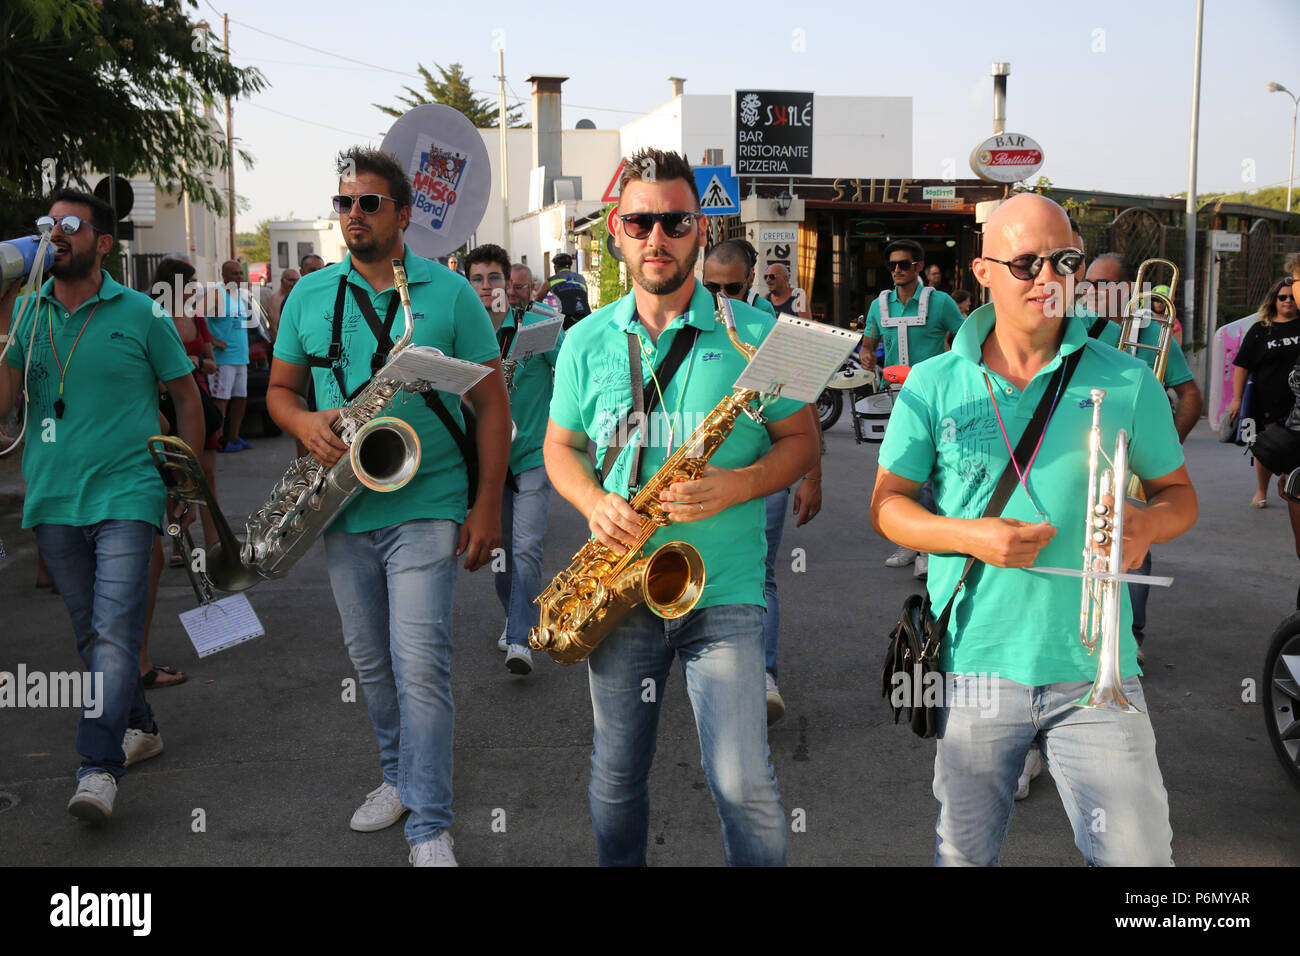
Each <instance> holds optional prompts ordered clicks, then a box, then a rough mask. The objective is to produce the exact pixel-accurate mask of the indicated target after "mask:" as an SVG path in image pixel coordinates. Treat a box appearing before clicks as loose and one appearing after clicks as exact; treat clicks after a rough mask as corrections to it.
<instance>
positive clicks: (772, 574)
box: [763, 488, 790, 680]
mask: <svg viewBox="0 0 1300 956" xmlns="http://www.w3.org/2000/svg"><path fill="white" fill-rule="evenodd" d="M789 507H790V489H789V488H782V489H781V490H780V491H777V492H773V493H772V494H770V495H768V496H767V579H766V580H765V581H764V582H763V600H764V601H766V602H767V613H766V614H764V615H763V654H764V658H765V661H764V663H765V665H766V666H767V672H768V673H769V674H771V675H772V680H776V651H777V644H778V641H779V639H780V637H781V599H780V598H779V597H778V596H777V593H776V557H777V553H778V552H779V551H780V550H781V532H782V531H784V530H785V513H786V511H787V510H788V509H789Z"/></svg>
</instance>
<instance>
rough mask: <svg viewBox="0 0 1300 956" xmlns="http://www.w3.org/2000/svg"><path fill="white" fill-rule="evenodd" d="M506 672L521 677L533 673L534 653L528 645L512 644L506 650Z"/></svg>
mask: <svg viewBox="0 0 1300 956" xmlns="http://www.w3.org/2000/svg"><path fill="white" fill-rule="evenodd" d="M506 670H508V671H509V672H510V673H512V674H518V675H519V676H520V677H523V676H525V675H527V674H531V673H532V672H533V652H532V651H530V650H529V649H528V645H527V644H511V645H510V646H509V647H507V648H506Z"/></svg>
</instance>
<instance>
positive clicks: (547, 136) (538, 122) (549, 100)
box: [527, 73, 568, 206]
mask: <svg viewBox="0 0 1300 956" xmlns="http://www.w3.org/2000/svg"><path fill="white" fill-rule="evenodd" d="M567 79H568V77H567V76H549V75H545V74H538V73H534V74H533V75H532V76H530V77H528V78H527V80H528V82H529V83H531V84H532V85H533V167H534V168H536V167H538V166H545V167H546V186H545V188H544V189H543V192H542V205H543V206H549V205H550V204H551V203H553V202H555V177H556V176H559V175H561V173H562V172H563V168H562V164H563V161H564V155H563V150H562V146H561V140H560V137H561V135H562V134H561V131H560V85H561V84H562V83H564V81H565V80H567Z"/></svg>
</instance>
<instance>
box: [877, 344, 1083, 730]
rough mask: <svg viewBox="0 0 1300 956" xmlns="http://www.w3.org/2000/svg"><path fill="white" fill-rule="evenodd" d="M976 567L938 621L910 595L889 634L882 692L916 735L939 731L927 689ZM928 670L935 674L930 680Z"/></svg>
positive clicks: (1067, 371) (994, 502) (1001, 494)
mask: <svg viewBox="0 0 1300 956" xmlns="http://www.w3.org/2000/svg"><path fill="white" fill-rule="evenodd" d="M1082 356H1083V348H1082V347H1080V348H1078V349H1076V350H1075V351H1074V352H1072V353H1071V354H1070V356H1069V357H1068V358H1067V359H1066V360H1065V361H1064V362H1062V363H1061V366H1060V367H1059V368H1058V369H1057V370H1056V373H1055V374H1054V375H1053V376H1052V378H1051V380H1050V381H1049V382H1048V383H1047V388H1046V390H1044V392H1043V397H1042V398H1041V399H1040V400H1039V402H1038V407H1037V408H1036V409H1035V410H1034V417H1033V418H1032V419H1031V420H1030V422H1029V425H1028V427H1026V428H1025V433H1024V434H1023V435H1021V436H1020V441H1019V442H1017V443H1016V450H1015V458H1014V460H1010V459H1009V460H1008V461H1007V467H1006V468H1005V469H1004V470H1003V472H1002V477H1001V479H1000V480H999V481H998V484H997V487H996V488H995V489H994V490H993V496H992V497H991V498H989V503H988V506H987V507H986V508H985V509H984V514H982V515H981V516H980V517H982V518H995V517H998V516H999V515H1001V514H1002V509H1003V508H1005V507H1006V505H1007V502H1008V501H1009V500H1010V499H1011V492H1012V491H1014V490H1015V486H1016V480H1017V475H1016V467H1015V463H1016V462H1026V463H1028V461H1029V458H1030V456H1031V455H1032V454H1033V453H1034V447H1035V446H1036V445H1037V444H1038V439H1039V437H1040V436H1041V435H1042V434H1043V429H1044V428H1045V427H1046V426H1047V416H1048V415H1049V414H1051V410H1052V399H1053V398H1054V397H1055V395H1056V393H1057V389H1058V388H1059V389H1060V391H1061V392H1062V393H1064V392H1065V388H1066V386H1067V385H1069V384H1070V377H1071V376H1072V375H1073V374H1074V369H1075V367H1076V366H1077V365H1078V364H1079V359H1080V358H1082ZM1062 376H1064V380H1062ZM974 565H975V557H974V556H973V555H970V556H968V557H967V558H966V565H965V567H963V568H962V571H961V577H960V578H958V579H957V586H956V587H955V588H953V590H952V596H951V597H949V598H948V603H947V604H946V605H945V606H944V609H943V613H941V614H940V615H939V619H938V620H935V617H934V613H933V608H932V607H931V605H930V595H929V592H928V591H922V592H921V593H920V594H912V595H909V596H908V598H907V600H905V601H904V602H903V613H902V616H901V617H900V618H899V620H898V623H897V624H895V625H894V629H893V630H892V631H891V632H890V633H889V647H888V650H887V652H886V654H885V663H884V667H882V668H881V671H880V693H881V696H883V697H884V698H885V700H886V701H888V702H889V709H890V710H892V711H893V713H894V723H898V719H899V717H901V716H903V714H904V712H906V714H907V722H908V724H909V725H910V726H911V728H912V733H914V734H916V735H917V736H918V737H933V736H934V735H935V733H936V732H937V730H938V720H939V708H940V707H942V706H943V694H938V695H937V696H938V698H939V700H937V701H936V700H935V699H934V698H935V696H936V695H934V694H933V693H926V689H927V686H933V684H934V682H935V681H936V680H937V681H938V682H939V684H940V685H941V686H942V685H943V679H944V674H943V672H942V671H941V670H940V669H939V648H940V646H941V645H942V644H943V638H944V635H945V634H947V632H948V619H949V617H951V616H952V606H953V604H954V603H955V602H956V600H957V595H958V594H959V593H961V590H962V588H963V587H965V585H966V576H967V575H969V574H970V572H971V568H972V567H973V566H974ZM930 674H934V675H936V676H935V677H928V678H927V675H930ZM897 675H902V676H901V677H899V676H897ZM899 685H901V689H902V690H903V691H904V695H903V699H904V703H903V704H902V705H901V706H895V704H894V701H893V694H894V688H895V687H896V686H899Z"/></svg>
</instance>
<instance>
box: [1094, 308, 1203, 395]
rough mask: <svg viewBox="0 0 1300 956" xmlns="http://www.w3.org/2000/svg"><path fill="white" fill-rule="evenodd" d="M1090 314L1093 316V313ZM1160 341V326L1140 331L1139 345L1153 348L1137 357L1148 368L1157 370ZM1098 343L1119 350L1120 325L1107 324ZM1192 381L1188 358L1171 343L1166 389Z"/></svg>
mask: <svg viewBox="0 0 1300 956" xmlns="http://www.w3.org/2000/svg"><path fill="white" fill-rule="evenodd" d="M1088 314H1089V315H1091V313H1088ZM1079 315H1080V317H1083V310H1080V312H1079ZM1159 339H1160V326H1159V324H1158V323H1155V322H1148V323H1147V324H1146V325H1145V326H1143V327H1142V328H1141V329H1140V330H1139V331H1138V343H1139V344H1141V345H1149V346H1151V348H1145V349H1138V350H1137V357H1138V358H1140V359H1142V360H1143V361H1144V362H1146V363H1147V368H1155V364H1156V353H1155V351H1154V349H1155V346H1156V343H1157V342H1158V341H1159ZM1097 341H1098V342H1104V343H1105V344H1106V345H1109V346H1111V347H1112V348H1119V323H1118V322H1107V323H1106V327H1105V328H1104V329H1102V330H1101V334H1100V335H1099V336H1097ZM1129 354H1132V353H1129ZM1190 381H1192V370H1191V369H1190V368H1188V367H1187V357H1186V356H1184V355H1183V350H1182V348H1181V347H1180V346H1179V345H1178V343H1177V342H1176V341H1171V342H1170V343H1169V360H1168V361H1167V362H1166V363H1165V387H1166V388H1173V387H1174V386H1175V385H1182V384H1183V383H1184V382H1190Z"/></svg>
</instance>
